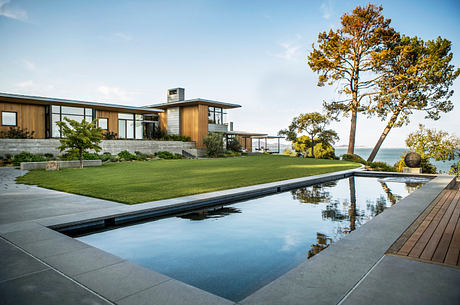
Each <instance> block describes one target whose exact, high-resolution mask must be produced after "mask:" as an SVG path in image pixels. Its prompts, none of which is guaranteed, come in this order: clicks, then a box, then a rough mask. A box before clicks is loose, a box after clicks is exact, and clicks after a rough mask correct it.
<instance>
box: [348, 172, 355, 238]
mask: <svg viewBox="0 0 460 305" xmlns="http://www.w3.org/2000/svg"><path fill="white" fill-rule="evenodd" d="M348 184H349V186H350V208H349V209H348V216H349V217H350V232H351V231H354V230H355V229H356V187H355V177H350V178H348Z"/></svg>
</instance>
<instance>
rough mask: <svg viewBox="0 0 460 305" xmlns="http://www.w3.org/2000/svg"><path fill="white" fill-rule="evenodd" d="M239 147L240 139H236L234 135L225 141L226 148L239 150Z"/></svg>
mask: <svg viewBox="0 0 460 305" xmlns="http://www.w3.org/2000/svg"><path fill="white" fill-rule="evenodd" d="M241 148H242V146H241V143H240V141H238V139H237V138H236V137H235V138H231V139H229V140H228V143H227V149H228V150H231V151H234V152H240V151H241Z"/></svg>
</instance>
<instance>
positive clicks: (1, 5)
mask: <svg viewBox="0 0 460 305" xmlns="http://www.w3.org/2000/svg"><path fill="white" fill-rule="evenodd" d="M0 16H4V17H7V18H11V19H16V20H19V21H27V18H28V16H27V12H26V11H25V10H23V9H20V8H12V7H11V4H10V0H0Z"/></svg>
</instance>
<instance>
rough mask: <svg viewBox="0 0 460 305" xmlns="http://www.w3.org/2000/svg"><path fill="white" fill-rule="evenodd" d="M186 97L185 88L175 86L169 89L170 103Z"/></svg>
mask: <svg viewBox="0 0 460 305" xmlns="http://www.w3.org/2000/svg"><path fill="white" fill-rule="evenodd" d="M184 99H185V89H184V88H173V89H169V90H168V103H174V102H180V101H183V100H184Z"/></svg>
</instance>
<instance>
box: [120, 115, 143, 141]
mask: <svg viewBox="0 0 460 305" xmlns="http://www.w3.org/2000/svg"><path fill="white" fill-rule="evenodd" d="M142 121H143V116H142V114H136V115H134V114H132V113H119V114H118V138H120V139H142V136H143V133H144V130H143V126H142Z"/></svg>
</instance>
